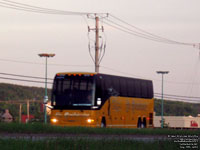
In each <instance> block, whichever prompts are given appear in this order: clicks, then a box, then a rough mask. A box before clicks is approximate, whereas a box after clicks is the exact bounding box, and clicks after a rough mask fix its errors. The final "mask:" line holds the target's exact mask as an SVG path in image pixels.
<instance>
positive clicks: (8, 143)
mask: <svg viewBox="0 0 200 150" xmlns="http://www.w3.org/2000/svg"><path fill="white" fill-rule="evenodd" d="M0 147H1V150H19V149H20V150H27V149H28V150H125V149H126V150H146V149H148V150H160V149H162V150H169V149H173V150H176V149H177V150H178V149H179V145H178V144H177V143H174V142H172V141H156V142H138V141H129V140H108V141H105V140H87V139H54V140H40V141H32V140H25V139H24V140H19V139H0Z"/></svg>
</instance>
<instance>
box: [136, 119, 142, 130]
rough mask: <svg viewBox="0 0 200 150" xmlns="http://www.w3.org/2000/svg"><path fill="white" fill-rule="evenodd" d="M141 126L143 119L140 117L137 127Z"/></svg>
mask: <svg viewBox="0 0 200 150" xmlns="http://www.w3.org/2000/svg"><path fill="white" fill-rule="evenodd" d="M141 127H142V120H141V118H138V123H137V128H141Z"/></svg>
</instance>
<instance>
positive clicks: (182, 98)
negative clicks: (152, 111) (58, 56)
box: [0, 73, 200, 102]
mask: <svg viewBox="0 0 200 150" xmlns="http://www.w3.org/2000/svg"><path fill="white" fill-rule="evenodd" d="M0 74H3V75H12V76H19V77H26V78H37V79H38V78H39V79H43V78H40V77H34V76H23V75H16V74H7V73H0ZM0 79H6V80H14V81H22V82H32V83H42V84H43V83H45V82H44V81H35V80H25V79H17V78H7V77H0ZM47 83H48V84H53V83H52V82H47ZM154 95H155V96H154V97H155V98H158V99H159V98H160V97H161V94H160V93H154ZM164 98H167V99H171V100H180V101H187V102H200V97H188V96H180V95H172V94H164Z"/></svg>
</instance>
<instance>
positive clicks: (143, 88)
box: [141, 81, 148, 98]
mask: <svg viewBox="0 0 200 150" xmlns="http://www.w3.org/2000/svg"><path fill="white" fill-rule="evenodd" d="M147 88H148V86H147V83H146V82H145V81H142V82H141V89H142V93H141V96H142V98H147V95H148V93H147Z"/></svg>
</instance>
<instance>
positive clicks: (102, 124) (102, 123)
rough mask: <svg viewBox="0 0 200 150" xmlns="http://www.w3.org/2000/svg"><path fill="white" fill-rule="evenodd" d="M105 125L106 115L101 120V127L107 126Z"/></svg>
mask: <svg viewBox="0 0 200 150" xmlns="http://www.w3.org/2000/svg"><path fill="white" fill-rule="evenodd" d="M105 127H106V119H105V117H103V118H102V120H101V128H105Z"/></svg>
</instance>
